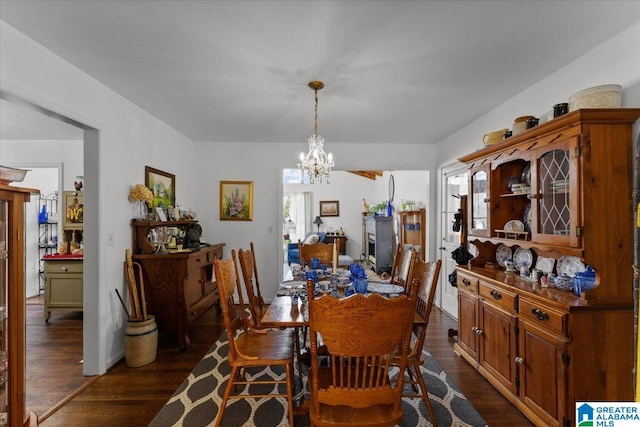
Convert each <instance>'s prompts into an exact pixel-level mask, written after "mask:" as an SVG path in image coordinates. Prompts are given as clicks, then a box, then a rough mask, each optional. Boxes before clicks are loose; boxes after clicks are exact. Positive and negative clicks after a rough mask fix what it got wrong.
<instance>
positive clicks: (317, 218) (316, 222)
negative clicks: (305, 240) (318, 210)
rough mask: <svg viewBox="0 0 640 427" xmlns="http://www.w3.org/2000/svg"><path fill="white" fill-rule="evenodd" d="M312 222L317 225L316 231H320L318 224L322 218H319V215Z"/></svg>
mask: <svg viewBox="0 0 640 427" xmlns="http://www.w3.org/2000/svg"><path fill="white" fill-rule="evenodd" d="M313 223H314V224H315V225H317V226H318V233H320V224H323V222H322V219H320V217H319V216H317V217H316V219H315V220H314V221H313Z"/></svg>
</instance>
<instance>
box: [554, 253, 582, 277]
mask: <svg viewBox="0 0 640 427" xmlns="http://www.w3.org/2000/svg"><path fill="white" fill-rule="evenodd" d="M556 270H557V271H558V276H569V277H575V276H576V273H581V272H583V271H585V270H586V267H585V265H584V263H583V262H582V261H580V258H578V257H575V256H567V255H565V256H561V257H560V259H559V260H558V266H557V267H556Z"/></svg>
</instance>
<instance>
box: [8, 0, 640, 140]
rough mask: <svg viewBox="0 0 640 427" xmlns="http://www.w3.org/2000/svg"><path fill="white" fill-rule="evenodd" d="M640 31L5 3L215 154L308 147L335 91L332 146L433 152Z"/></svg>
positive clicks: (449, 9)
mask: <svg viewBox="0 0 640 427" xmlns="http://www.w3.org/2000/svg"><path fill="white" fill-rule="evenodd" d="M639 17H640V2H639V1H553V2H552V1H169V0H165V1H141V0H138V1H115V0H111V1H98V0H92V1H59V0H45V1H36V0H31V1H13V0H0V19H2V20H3V21H5V22H6V23H8V24H10V25H12V26H13V27H15V28H16V29H18V30H19V31H21V32H22V33H24V34H26V35H27V36H29V37H31V38H32V39H34V40H36V41H37V42H39V43H41V44H42V45H44V46H45V47H47V48H49V49H50V50H52V51H53V52H55V53H57V54H58V55H59V56H61V57H62V58H64V59H66V60H67V61H69V62H70V63H72V64H74V65H75V66H77V67H78V68H80V69H82V70H84V71H85V72H87V73H88V74H90V75H92V76H94V77H95V78H96V79H98V80H100V81H102V82H103V83H104V84H106V85H107V86H109V87H110V88H112V89H113V90H114V91H116V92H118V93H120V94H121V95H123V96H125V97H126V98H128V99H129V100H131V101H132V102H134V103H135V104H137V105H139V106H140V107H142V108H144V109H145V110H147V111H149V112H150V113H152V114H154V115H155V116H157V117H158V118H160V119H161V120H163V121H165V122H166V123H168V124H170V125H172V126H173V127H175V128H176V129H178V130H179V131H181V132H182V133H184V134H185V135H186V136H188V137H189V138H191V139H193V140H196V141H211V142H218V141H223V142H236V141H240V142H295V143H300V142H301V141H305V140H306V138H307V136H308V135H309V134H310V133H311V132H312V131H313V115H314V112H313V102H314V101H313V91H312V90H311V89H309V88H308V87H307V83H308V82H309V81H310V80H322V81H324V83H325V88H324V89H323V90H321V91H320V92H319V108H318V117H319V123H318V124H319V132H320V133H322V134H323V135H325V137H326V138H327V144H330V143H331V142H333V141H335V142H343V143H350V142H376V143H434V142H437V141H439V140H440V139H442V138H443V137H445V136H447V135H449V134H451V133H452V132H454V131H455V130H457V129H458V128H460V127H462V126H464V125H465V124H467V123H469V122H471V121H472V120H474V119H475V118H477V117H479V116H481V115H482V114H484V113H485V112H487V111H488V110H490V109H492V108H493V107H495V106H497V105H499V104H501V103H502V102H504V101H506V100H508V99H510V98H511V97H513V96H514V95H516V94H518V93H519V92H521V91H522V90H524V89H526V88H527V87H529V86H531V85H532V84H534V83H536V82H537V81H539V80H541V79H542V78H544V77H545V76H547V75H549V74H551V73H553V72H554V71H556V70H558V69H559V68H561V67H562V66H564V65H565V64H567V63H569V62H571V61H572V60H573V59H575V58H577V57H579V56H581V55H582V54H583V53H585V52H587V51H589V50H590V49H592V48H593V47H594V46H596V45H598V44H600V43H601V42H602V41H604V40H606V39H608V38H610V37H612V36H613V35H615V34H617V33H618V32H620V31H622V30H623V29H625V28H626V27H628V26H630V25H633V24H634V23H636V22H638V21H639V20H640V18H639ZM0 55H1V52H0ZM1 106H2V109H3V110H5V109H6V108H8V107H7V106H6V104H5V103H3V104H2V105H1ZM1 119H2V128H3V133H4V127H5V120H6V118H5V114H4V113H3V114H2V117H1ZM2 137H3V138H4V135H3V136H2Z"/></svg>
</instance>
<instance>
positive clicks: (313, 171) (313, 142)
mask: <svg viewBox="0 0 640 427" xmlns="http://www.w3.org/2000/svg"><path fill="white" fill-rule="evenodd" d="M309 87H310V88H311V89H313V90H314V92H315V94H316V97H315V98H316V105H315V118H314V120H315V126H314V128H313V134H312V135H311V136H310V137H309V139H308V140H307V141H308V142H309V152H308V153H307V154H306V155H305V154H304V153H300V161H299V162H298V167H299V168H300V169H301V170H302V173H303V174H307V175H309V182H310V183H311V184H315V183H316V182H322V180H323V179H325V180H326V182H327V184H330V183H331V175H330V174H331V168H332V167H333V166H335V164H334V162H333V155H332V154H331V153H329V154H327V153H325V152H324V148H323V147H324V136H322V135H320V134H318V91H319V90H320V89H322V88H323V87H324V83H322V82H320V81H315V80H314V81H311V82H309Z"/></svg>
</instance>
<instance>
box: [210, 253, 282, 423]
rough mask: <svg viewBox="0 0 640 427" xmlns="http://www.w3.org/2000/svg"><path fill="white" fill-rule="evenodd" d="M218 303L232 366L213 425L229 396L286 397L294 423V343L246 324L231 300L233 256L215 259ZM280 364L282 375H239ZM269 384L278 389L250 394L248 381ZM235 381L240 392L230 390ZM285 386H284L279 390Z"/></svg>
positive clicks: (234, 276) (234, 280)
mask: <svg viewBox="0 0 640 427" xmlns="http://www.w3.org/2000/svg"><path fill="white" fill-rule="evenodd" d="M214 269H215V273H216V280H217V282H218V293H219V295H220V305H221V308H222V314H223V317H224V325H225V329H226V332H227V338H228V340H229V352H228V362H229V366H230V367H231V373H230V374H229V380H228V382H227V386H226V388H225V391H224V397H223V398H222V403H221V404H220V410H219V412H218V415H217V417H216V424H215V425H216V426H219V425H220V423H221V422H222V417H223V414H224V410H225V408H226V406H227V402H228V401H229V399H247V398H256V399H258V398H272V397H286V398H287V403H288V411H289V425H291V426H293V346H292V343H291V341H290V339H289V338H288V337H287V336H286V335H283V334H278V333H276V332H278V331H270V330H266V329H263V330H256V329H254V328H252V327H250V326H247V324H246V322H245V319H243V315H242V314H241V313H243V312H244V309H243V307H240V310H237V309H236V306H235V303H234V287H236V286H237V283H238V275H237V271H236V265H235V262H234V260H233V259H225V260H218V259H216V260H215V261H214ZM266 366H280V367H282V368H283V369H284V372H285V379H283V380H279V379H276V380H272V379H265V378H258V379H255V380H251V379H247V377H249V376H248V375H241V374H242V370H243V369H248V368H255V367H266ZM254 384H255V385H263V384H272V385H273V387H274V388H275V387H278V390H279V391H280V392H279V393H270V394H264V393H263V394H257V393H256V394H251V391H252V387H251V385H254ZM237 385H242V386H244V387H242V390H240V393H236V394H232V391H235V389H236V386H237ZM282 386H284V387H285V388H286V390H284V391H281V389H280V388H281V387H282Z"/></svg>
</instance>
